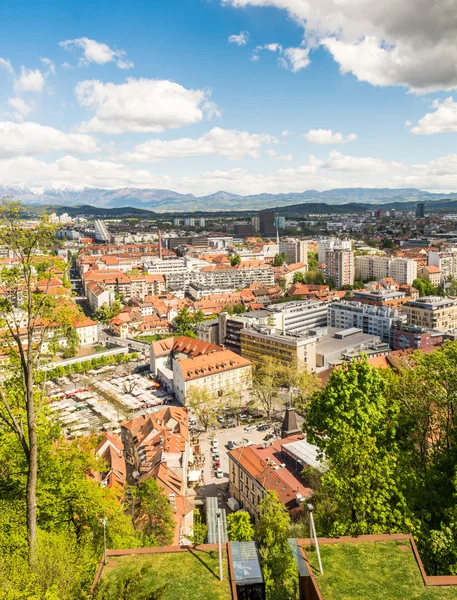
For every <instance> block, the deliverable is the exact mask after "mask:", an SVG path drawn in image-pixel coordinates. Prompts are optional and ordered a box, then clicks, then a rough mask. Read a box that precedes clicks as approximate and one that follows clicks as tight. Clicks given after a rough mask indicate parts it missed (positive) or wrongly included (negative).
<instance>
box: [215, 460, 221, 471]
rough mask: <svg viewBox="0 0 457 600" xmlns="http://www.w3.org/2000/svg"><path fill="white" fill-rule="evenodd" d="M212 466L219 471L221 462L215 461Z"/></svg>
mask: <svg viewBox="0 0 457 600" xmlns="http://www.w3.org/2000/svg"><path fill="white" fill-rule="evenodd" d="M213 466H214V468H215V469H220V467H221V461H220V460H215V461H214V465H213Z"/></svg>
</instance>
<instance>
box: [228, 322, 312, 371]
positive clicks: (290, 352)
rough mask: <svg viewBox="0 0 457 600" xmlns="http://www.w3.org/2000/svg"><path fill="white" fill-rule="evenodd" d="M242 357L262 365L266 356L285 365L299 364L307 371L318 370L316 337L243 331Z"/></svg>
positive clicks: (241, 333) (254, 330)
mask: <svg viewBox="0 0 457 600" xmlns="http://www.w3.org/2000/svg"><path fill="white" fill-rule="evenodd" d="M240 342H241V356H244V357H245V358H248V359H249V360H250V361H252V362H254V363H261V362H262V360H263V359H264V358H265V356H270V357H271V358H273V359H274V360H275V361H278V362H280V363H282V364H284V365H292V364H294V363H295V364H297V365H299V366H300V367H301V368H304V369H306V370H307V371H311V372H314V371H315V370H316V343H317V338H316V337H314V336H313V337H296V336H293V335H287V334H280V333H276V331H275V330H274V329H272V328H268V327H263V328H258V329H241V331H240Z"/></svg>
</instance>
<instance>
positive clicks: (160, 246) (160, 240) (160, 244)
mask: <svg viewBox="0 0 457 600" xmlns="http://www.w3.org/2000/svg"><path fill="white" fill-rule="evenodd" d="M157 233H158V237H159V258H162V232H161V231H160V229H158V230H157Z"/></svg>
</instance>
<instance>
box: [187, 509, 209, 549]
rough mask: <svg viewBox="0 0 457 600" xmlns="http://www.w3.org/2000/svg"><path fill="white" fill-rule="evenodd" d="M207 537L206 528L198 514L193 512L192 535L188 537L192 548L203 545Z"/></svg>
mask: <svg viewBox="0 0 457 600" xmlns="http://www.w3.org/2000/svg"><path fill="white" fill-rule="evenodd" d="M207 535H208V527H207V526H206V524H205V523H203V520H202V517H201V514H200V512H198V511H194V528H193V531H192V535H191V536H190V540H191V542H192V543H193V544H194V546H198V545H200V544H204V543H205V541H206V536H207Z"/></svg>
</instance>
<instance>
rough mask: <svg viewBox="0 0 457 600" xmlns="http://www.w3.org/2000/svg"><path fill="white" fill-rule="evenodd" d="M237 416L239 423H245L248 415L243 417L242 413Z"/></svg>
mask: <svg viewBox="0 0 457 600" xmlns="http://www.w3.org/2000/svg"><path fill="white" fill-rule="evenodd" d="M238 416H239V418H240V420H241V421H245V420H246V419H247V418H248V415H245V414H243V413H240V414H239V415H238Z"/></svg>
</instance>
